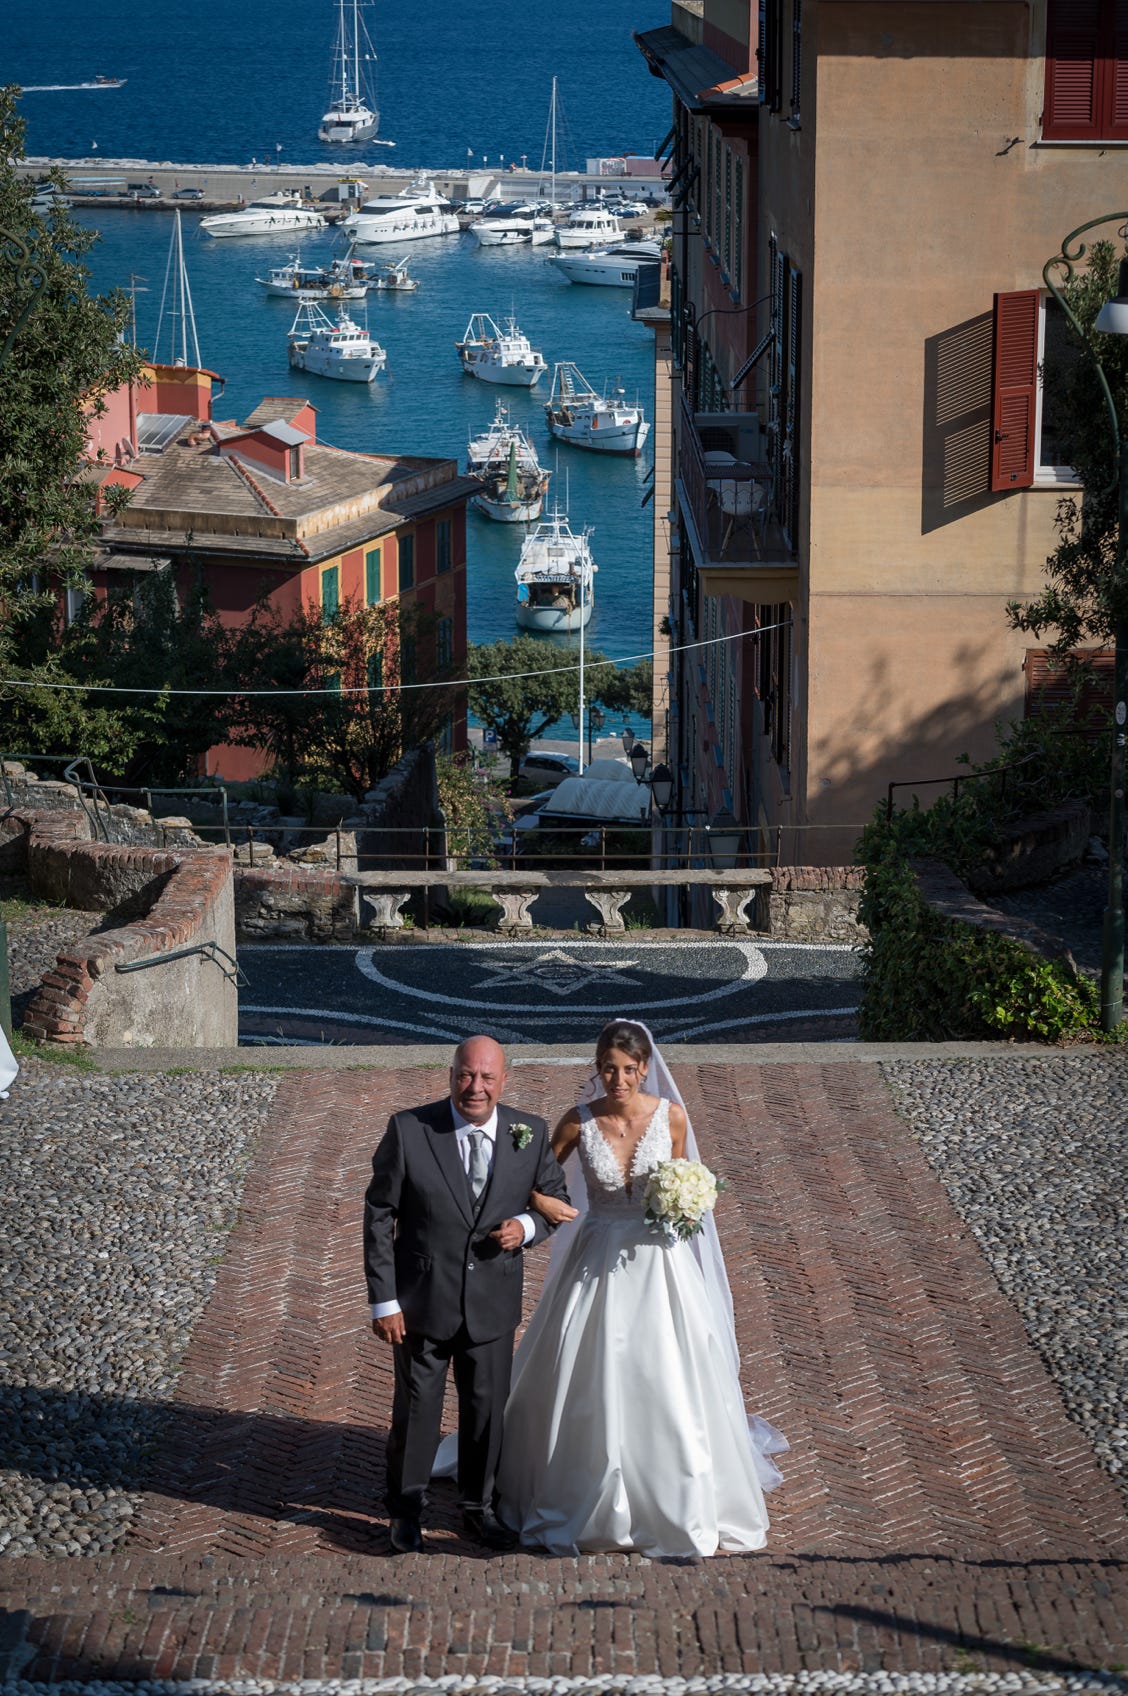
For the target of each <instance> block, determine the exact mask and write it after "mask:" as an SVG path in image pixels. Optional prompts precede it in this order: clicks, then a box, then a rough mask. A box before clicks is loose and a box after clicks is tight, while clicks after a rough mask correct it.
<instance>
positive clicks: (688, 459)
mask: <svg viewBox="0 0 1128 1696" xmlns="http://www.w3.org/2000/svg"><path fill="white" fill-rule="evenodd" d="M681 405H682V411H681V429H680V432H679V447H678V477H679V482H680V486H681V491H680V492H681V496H682V501H683V505H684V506H685V508H686V509H687V512H688V515H689V517H690V519H691V520H692V523H693V527H694V529H695V531H696V539H697V543H698V547H699V551H700V556H701V565H702V566H703V567H705V568H708V567H712V566H727V567H732V566H753V567H754V566H756V565H761V566H764V567H778V566H779V565H784V566H788V567H790V566H791V565H793V564H794V558H795V556H794V550H793V549H792V547H791V545H790V543H789V542H788V540H787V537H786V535H785V533H784V530H783V527H782V526H781V524H780V522H779V519H778V517H777V510H778V508H777V493H778V491H777V490H776V488H775V486H774V478H773V473H772V467H771V464H770V462H769V460H768V457H767V443H766V438H765V435H764V432H763V431H762V429H761V427H760V420H759V416H758V414H756V413H754V412H697V413H695V412H693V411H692V410H691V409H690V407H689V405H688V404H687V402H686V400H685V397H684V396H683V397H682V403H681Z"/></svg>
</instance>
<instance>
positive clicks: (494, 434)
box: [466, 400, 551, 524]
mask: <svg viewBox="0 0 1128 1696" xmlns="http://www.w3.org/2000/svg"><path fill="white" fill-rule="evenodd" d="M466 469H467V471H468V472H469V473H470V475H471V477H476V478H477V479H478V481H479V482H480V483H481V485H482V491H481V493H480V494H477V495H473V496H472V497H471V500H470V504H471V506H473V507H476V508H477V509H478V511H479V512H481V513H483V514H484V515H485V516H486V517H487V518H493V519H496V520H497V522H498V523H499V524H531V523H533V521H534V520H535V519H537V518H539V517H540V515H541V511H542V509H543V507H544V496H545V491H546V489H547V488H548V480H549V477H550V476H551V473H550V472H548V471H545V470H544V468H543V466H542V465H541V464H540V461H539V460H538V459H537V450H536V448H535V447H534V446H533V444H532V442H531V441H530V440H529V438H528V436H527V435H526V434H525V432H524V430H522V429H521V427H520V425H519V424H513V423H511V422H510V418H509V409H508V407H507V406H506V405H505V402H504V401H502V400H499V401H498V403H497V410H496V412H495V413H494V417H493V423H492V424H490V425H489V426H488V428H487V429H485V430H483V431H482V433H481V435H478V436H471V438H470V444H469V446H468V448H467V450H466Z"/></svg>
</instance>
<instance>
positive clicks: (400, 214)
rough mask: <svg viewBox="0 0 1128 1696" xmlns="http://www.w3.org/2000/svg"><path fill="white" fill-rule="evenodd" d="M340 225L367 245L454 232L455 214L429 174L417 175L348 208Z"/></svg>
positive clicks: (446, 234) (457, 229) (456, 231)
mask: <svg viewBox="0 0 1128 1696" xmlns="http://www.w3.org/2000/svg"><path fill="white" fill-rule="evenodd" d="M341 227H342V229H343V230H344V231H345V232H346V234H347V235H349V236H350V237H351V238H352V240H353V241H358V242H361V243H362V244H363V245H365V246H368V245H370V244H375V243H378V242H385V241H394V242H401V241H419V240H420V239H421V238H422V237H423V236H456V235H457V234H458V231H459V224H458V218H457V216H456V214H455V211H454V208H453V206H452V205H451V203H450V201H449V200H447V199H446V198H445V197H444V196H443V195H441V194H439V192H438V190H437V189H436V188H435V185H434V183H433V182H432V180H431V179H430V177H428V176H425V175H420V176H418V177H417V178H416V179H415V181H414V182H413V183H411V184H410V185H409V187H407V188H404V189H401V190H400V192H399V193H398V194H378V195H376V196H375V198H374V199H372V200H366V201H365V202H364V204H363V206H358V207H357V209H356V211H355V212H350V213H349V215H348V217H347V218H346V219H345V221H344V223H343V225H342V226H341Z"/></svg>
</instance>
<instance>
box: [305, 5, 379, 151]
mask: <svg viewBox="0 0 1128 1696" xmlns="http://www.w3.org/2000/svg"><path fill="white" fill-rule="evenodd" d="M337 14H338V15H337V39H336V42H335V45H334V49H333V72H332V76H331V78H330V88H329V100H330V105H329V110H328V111H327V112H326V113H325V115H324V117H323V118H322V120H321V123H320V125H319V126H318V130H317V139H318V140H319V141H337V142H350V141H371V139H372V137H373V136H374V135H375V134H376V132H377V130H378V129H379V128H380V112H379V109H378V107H377V105H376V98H375V95H374V94H373V91H372V77H373V68H374V66H375V64H376V54H375V52H374V51H373V47H372V42H371V40H370V39H369V35H368V30H367V28H366V27H365V23H364V18H363V16H362V14H361V8H360V0H338V5H337ZM362 67H363V68H362Z"/></svg>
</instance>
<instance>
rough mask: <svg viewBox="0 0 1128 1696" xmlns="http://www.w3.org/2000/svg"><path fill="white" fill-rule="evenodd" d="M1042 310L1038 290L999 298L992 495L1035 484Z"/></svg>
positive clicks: (996, 323) (996, 297)
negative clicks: (1039, 320)
mask: <svg viewBox="0 0 1128 1696" xmlns="http://www.w3.org/2000/svg"><path fill="white" fill-rule="evenodd" d="M1039 310H1040V307H1039V298H1038V290H1037V289H1021V290H1019V292H1018V293H1017V294H997V295H996V296H995V382H994V408H993V418H992V425H993V445H992V448H991V487H992V489H1028V488H1029V487H1030V485H1031V483H1033V481H1034V448H1035V442H1034V427H1035V422H1036V419H1037V415H1038V312H1039Z"/></svg>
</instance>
